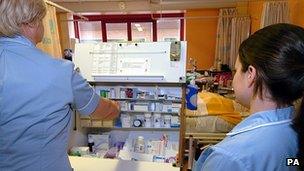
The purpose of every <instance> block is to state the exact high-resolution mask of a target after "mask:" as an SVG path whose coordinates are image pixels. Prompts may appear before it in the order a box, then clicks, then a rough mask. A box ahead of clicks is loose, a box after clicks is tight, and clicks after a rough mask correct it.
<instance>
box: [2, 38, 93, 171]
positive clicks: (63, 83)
mask: <svg viewBox="0 0 304 171" xmlns="http://www.w3.org/2000/svg"><path fill="white" fill-rule="evenodd" d="M98 103H99V96H98V95H97V94H96V93H95V91H94V89H93V88H92V87H90V85H89V84H88V83H87V82H86V81H85V79H84V78H83V77H81V76H80V75H79V74H78V73H77V72H75V71H74V65H73V63H72V62H70V61H67V60H60V59H54V58H52V57H51V56H49V55H47V54H46V53H43V52H42V51H41V50H39V49H38V48H36V47H35V45H34V44H33V43H32V42H31V41H30V40H28V39H26V38H25V37H22V36H17V37H15V38H5V37H1V38H0V170H1V171H14V170H22V171H39V170H41V171H66V170H71V166H70V163H69V160H68V156H67V143H68V138H69V131H70V126H71V114H72V108H75V109H77V110H78V111H79V112H80V113H81V114H83V115H89V114H91V113H92V112H93V111H94V110H95V109H96V107H97V105H98Z"/></svg>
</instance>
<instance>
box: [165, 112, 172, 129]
mask: <svg viewBox="0 0 304 171" xmlns="http://www.w3.org/2000/svg"><path fill="white" fill-rule="evenodd" d="M164 128H171V115H165V116H164Z"/></svg>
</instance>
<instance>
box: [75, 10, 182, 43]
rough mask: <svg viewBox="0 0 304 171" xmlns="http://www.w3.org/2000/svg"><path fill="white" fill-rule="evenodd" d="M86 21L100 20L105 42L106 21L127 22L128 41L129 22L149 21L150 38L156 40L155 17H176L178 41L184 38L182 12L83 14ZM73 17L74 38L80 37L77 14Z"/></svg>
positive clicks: (130, 30) (130, 38)
mask: <svg viewBox="0 0 304 171" xmlns="http://www.w3.org/2000/svg"><path fill="white" fill-rule="evenodd" d="M84 16H85V17H87V18H88V19H89V20H88V21H100V24H101V30H102V41H103V42H107V28H106V24H107V23H127V37H128V41H132V28H131V23H135V22H136V23H141V22H145V23H147V22H151V23H152V40H153V42H156V41H157V32H158V30H157V19H159V18H177V19H179V20H180V33H179V34H180V41H183V40H184V38H185V37H184V34H185V31H184V25H185V24H184V19H183V17H184V13H165V14H127V15H84ZM73 18H74V30H75V38H77V39H79V40H80V39H81V37H80V34H79V25H78V21H79V20H80V18H79V17H78V16H75V15H74V16H73Z"/></svg>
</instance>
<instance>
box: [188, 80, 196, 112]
mask: <svg viewBox="0 0 304 171" xmlns="http://www.w3.org/2000/svg"><path fill="white" fill-rule="evenodd" d="M197 93H198V87H197V86H196V85H195V81H194V80H191V81H190V84H189V85H187V89H186V106H187V109H189V110H196V109H197Z"/></svg>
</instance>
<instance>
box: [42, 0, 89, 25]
mask: <svg viewBox="0 0 304 171" xmlns="http://www.w3.org/2000/svg"><path fill="white" fill-rule="evenodd" d="M44 1H45V3H47V4H48V5H51V6H54V7H56V8H59V9H61V10H63V11H66V12H69V13H72V14H73V15H76V16H78V17H80V18H81V19H83V20H85V21H88V20H89V19H88V18H87V17H84V16H82V15H80V14H77V13H75V12H74V11H72V10H69V9H67V8H65V7H63V6H60V5H58V4H56V3H54V2H51V1H49V0H44Z"/></svg>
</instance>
